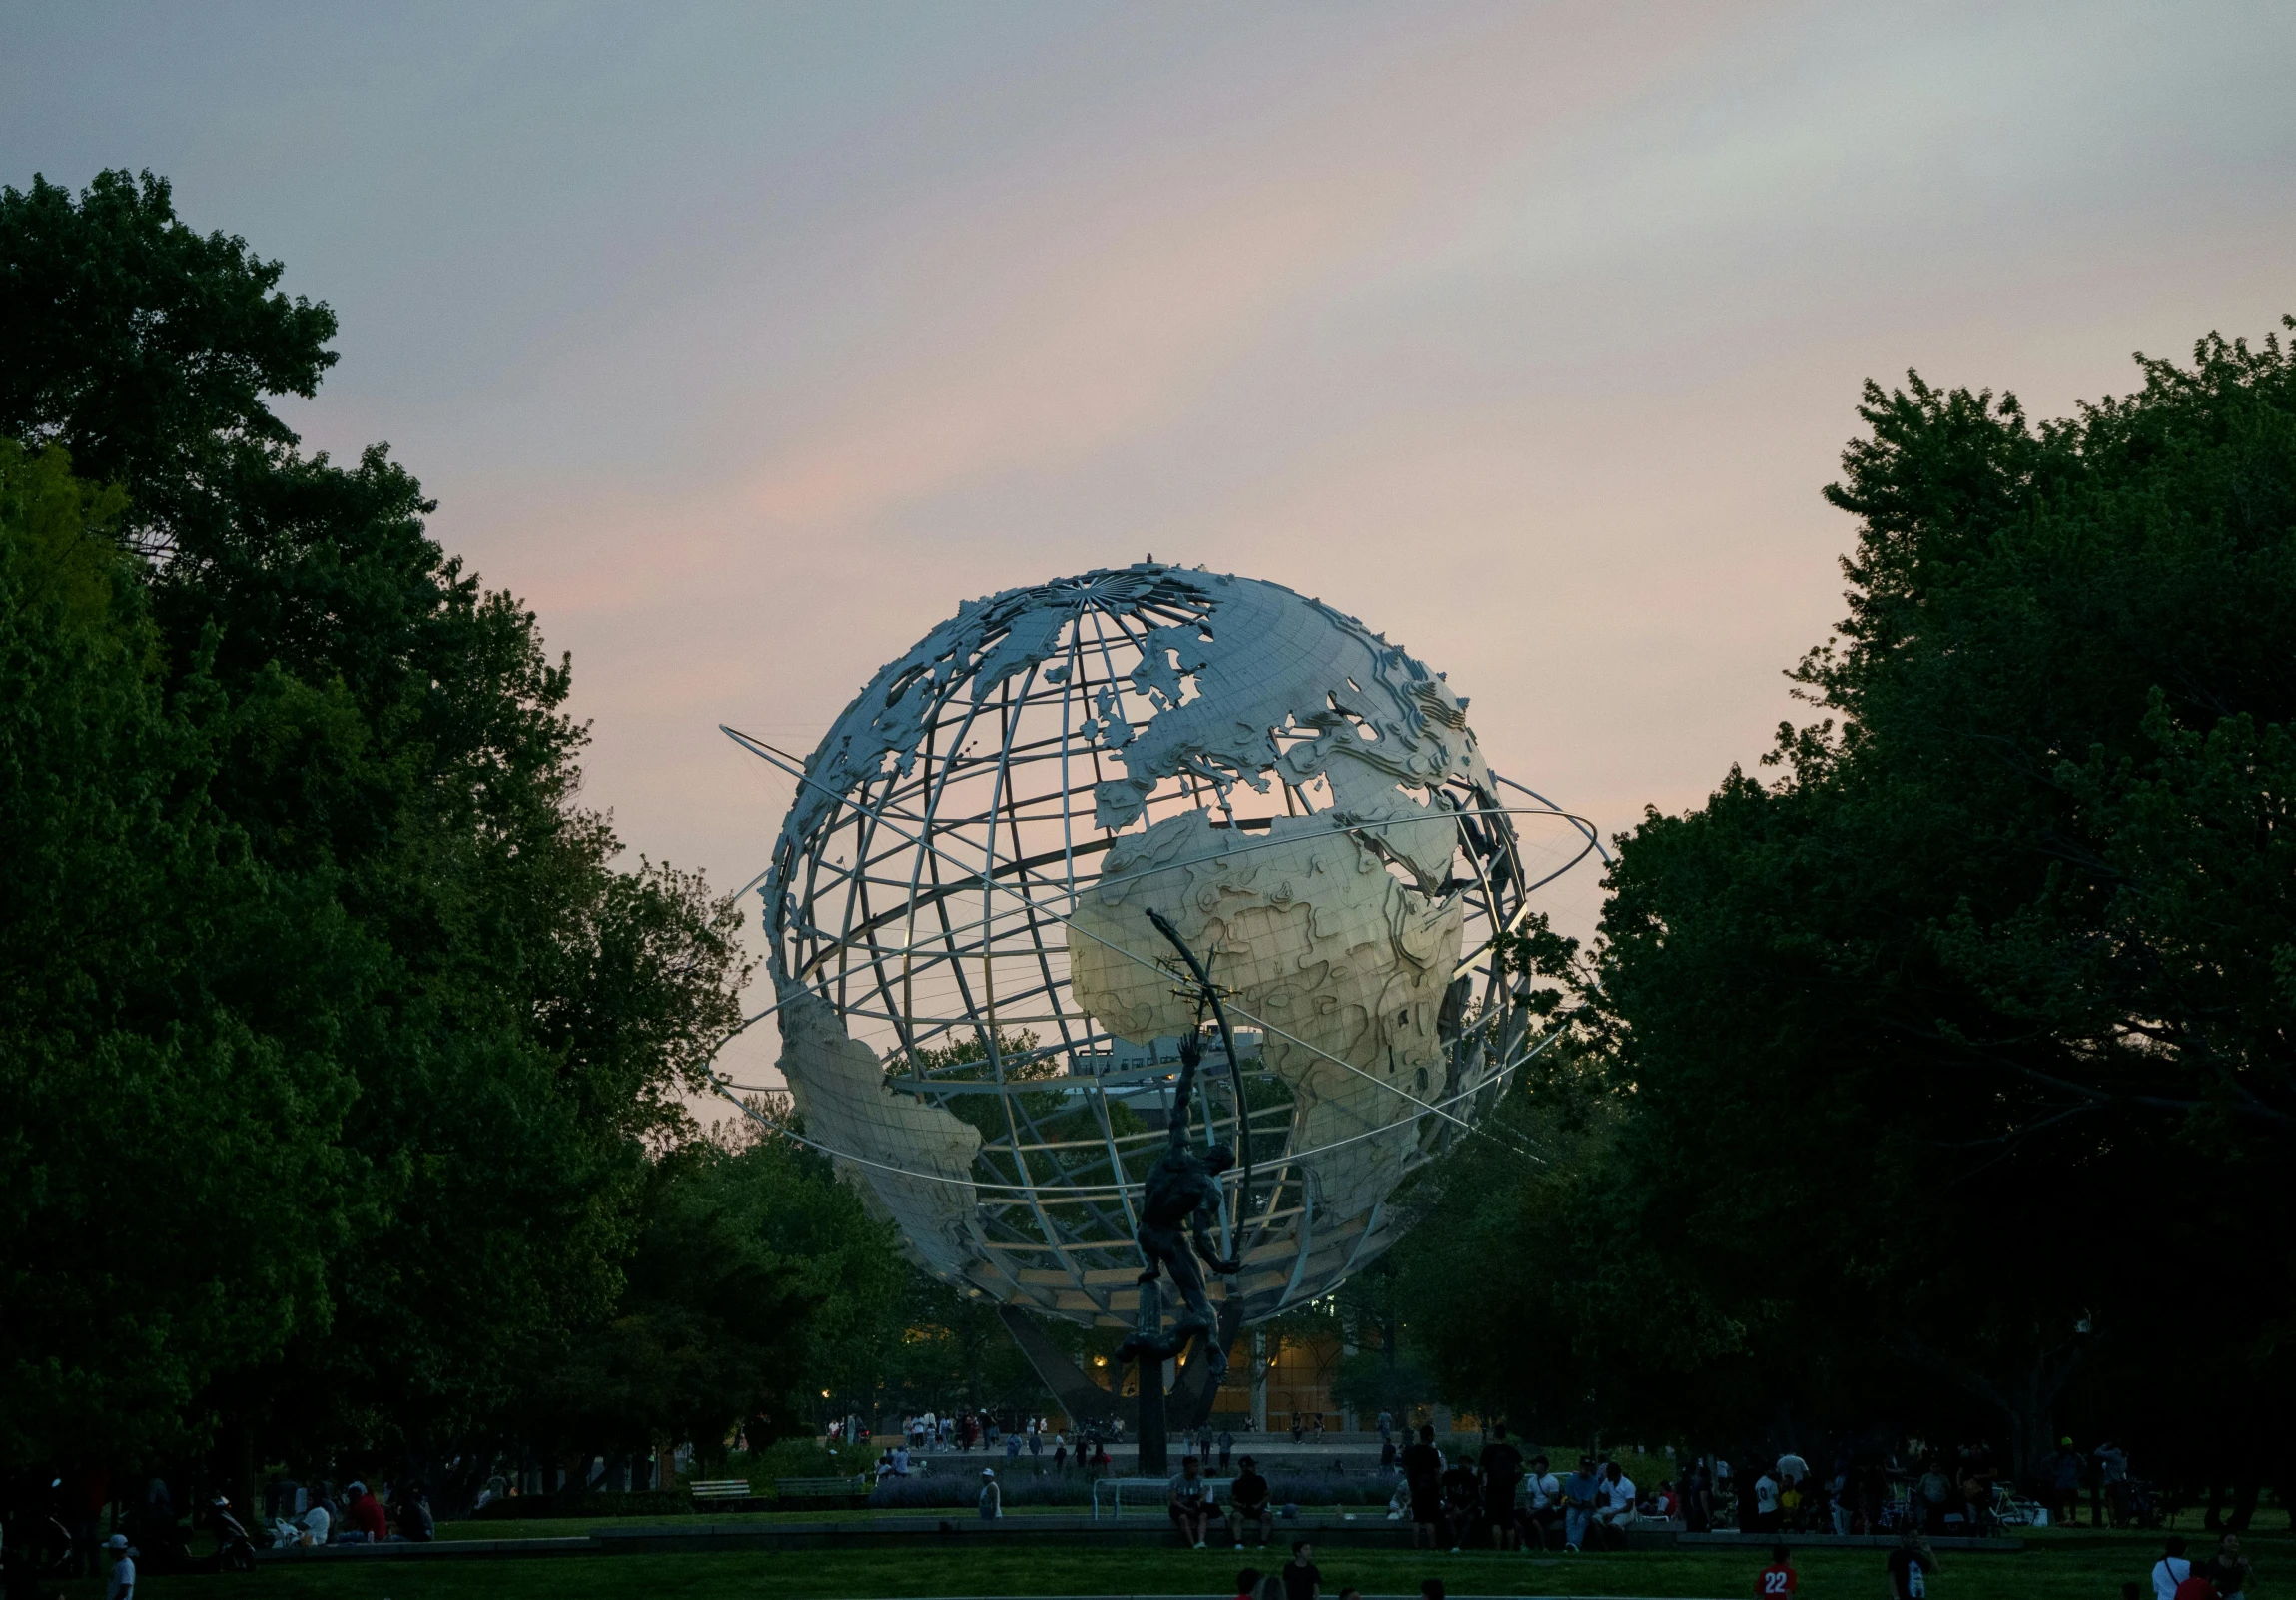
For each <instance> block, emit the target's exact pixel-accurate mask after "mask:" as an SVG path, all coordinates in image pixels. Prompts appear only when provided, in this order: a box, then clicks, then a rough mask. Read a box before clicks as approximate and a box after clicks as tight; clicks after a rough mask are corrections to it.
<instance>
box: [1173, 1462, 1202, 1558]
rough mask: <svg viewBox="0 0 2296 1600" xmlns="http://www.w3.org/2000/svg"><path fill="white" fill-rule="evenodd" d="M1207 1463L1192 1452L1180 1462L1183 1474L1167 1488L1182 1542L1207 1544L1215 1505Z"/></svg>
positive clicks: (1180, 1470) (1198, 1545)
mask: <svg viewBox="0 0 2296 1600" xmlns="http://www.w3.org/2000/svg"><path fill="white" fill-rule="evenodd" d="M1202 1466H1203V1464H1202V1463H1201V1462H1199V1461H1198V1460H1196V1458H1195V1457H1194V1456H1192V1455H1191V1456H1188V1457H1186V1458H1185V1459H1183V1460H1182V1461H1181V1462H1180V1464H1179V1476H1177V1477H1175V1478H1173V1479H1172V1480H1171V1483H1170V1484H1169V1485H1168V1486H1167V1488H1166V1489H1165V1491H1164V1508H1165V1509H1166V1510H1167V1511H1169V1512H1170V1513H1171V1520H1172V1525H1173V1526H1174V1527H1176V1528H1178V1529H1179V1538H1180V1543H1182V1544H1188V1545H1193V1546H1194V1547H1195V1548H1196V1549H1198V1550H1200V1549H1202V1548H1203V1525H1204V1523H1206V1522H1207V1521H1209V1520H1210V1518H1211V1505H1210V1500H1209V1497H1208V1495H1207V1493H1206V1490H1207V1489H1208V1488H1209V1485H1207V1484H1206V1483H1205V1482H1204V1481H1203V1470H1202Z"/></svg>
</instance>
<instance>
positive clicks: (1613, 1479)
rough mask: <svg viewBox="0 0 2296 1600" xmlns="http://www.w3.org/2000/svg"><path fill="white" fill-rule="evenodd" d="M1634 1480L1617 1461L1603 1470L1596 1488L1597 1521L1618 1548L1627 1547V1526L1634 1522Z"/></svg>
mask: <svg viewBox="0 0 2296 1600" xmlns="http://www.w3.org/2000/svg"><path fill="white" fill-rule="evenodd" d="M1634 1494H1635V1490H1634V1479H1632V1478H1630V1477H1628V1476H1627V1475H1626V1473H1625V1472H1624V1471H1623V1470H1622V1469H1621V1468H1620V1466H1619V1464H1618V1463H1617V1462H1616V1461H1613V1462H1611V1463H1610V1464H1609V1465H1608V1466H1606V1467H1604V1468H1603V1476H1602V1482H1600V1483H1599V1484H1597V1485H1596V1486H1595V1521H1596V1523H1597V1524H1599V1525H1600V1526H1601V1527H1603V1528H1605V1529H1607V1530H1608V1532H1609V1536H1610V1539H1611V1541H1612V1543H1614V1544H1615V1545H1616V1546H1617V1547H1618V1548H1620V1549H1624V1548H1625V1547H1626V1525H1627V1524H1628V1523H1630V1522H1632V1521H1633V1520H1634Z"/></svg>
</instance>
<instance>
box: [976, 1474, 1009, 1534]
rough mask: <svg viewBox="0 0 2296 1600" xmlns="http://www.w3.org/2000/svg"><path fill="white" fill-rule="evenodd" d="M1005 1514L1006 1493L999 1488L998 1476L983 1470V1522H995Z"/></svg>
mask: <svg viewBox="0 0 2296 1600" xmlns="http://www.w3.org/2000/svg"><path fill="white" fill-rule="evenodd" d="M1004 1514H1005V1491H1004V1490H1003V1489H1000V1488H999V1487H997V1474H996V1473H995V1472H993V1471H991V1470H990V1469H989V1468H988V1467H983V1468H982V1469H981V1520H982V1521H983V1522H995V1521H997V1520H998V1519H999V1518H1001V1517H1003V1516H1004Z"/></svg>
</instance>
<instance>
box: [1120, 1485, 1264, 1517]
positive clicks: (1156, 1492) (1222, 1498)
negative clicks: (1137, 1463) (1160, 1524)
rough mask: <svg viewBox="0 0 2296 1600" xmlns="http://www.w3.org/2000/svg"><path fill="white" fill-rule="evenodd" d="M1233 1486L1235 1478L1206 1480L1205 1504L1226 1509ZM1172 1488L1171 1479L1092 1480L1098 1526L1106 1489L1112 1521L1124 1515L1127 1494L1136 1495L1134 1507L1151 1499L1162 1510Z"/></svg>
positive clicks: (1204, 1487) (1204, 1490)
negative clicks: (1168, 1491)
mask: <svg viewBox="0 0 2296 1600" xmlns="http://www.w3.org/2000/svg"><path fill="white" fill-rule="evenodd" d="M1233 1482H1235V1479H1233V1478H1205V1479H1204V1480H1203V1492H1204V1503H1205V1504H1206V1505H1209V1506H1212V1507H1213V1508H1215V1509H1217V1508H1219V1507H1223V1506H1225V1505H1226V1504H1227V1490H1228V1485H1230V1484H1232V1483H1233ZM1170 1487H1171V1479H1169V1478H1095V1479H1093V1520H1094V1521H1095V1522H1098V1521H1099V1520H1100V1519H1101V1491H1102V1490H1103V1489H1106V1490H1108V1491H1109V1506H1110V1509H1109V1515H1110V1516H1111V1517H1112V1518H1113V1517H1121V1516H1123V1515H1124V1514H1125V1490H1127V1489H1130V1490H1132V1491H1133V1503H1134V1504H1136V1505H1137V1504H1139V1503H1140V1501H1141V1500H1143V1499H1148V1498H1152V1499H1153V1500H1154V1502H1155V1503H1156V1504H1157V1505H1158V1506H1161V1505H1162V1504H1163V1499H1164V1494H1165V1491H1167V1490H1168V1489H1169V1488H1170ZM1223 1514H1224V1513H1223Z"/></svg>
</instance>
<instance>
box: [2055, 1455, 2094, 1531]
mask: <svg viewBox="0 0 2296 1600" xmlns="http://www.w3.org/2000/svg"><path fill="white" fill-rule="evenodd" d="M2084 1465H2086V1463H2085V1462H2083V1461H2082V1460H2081V1456H2080V1452H2079V1451H2078V1450H2076V1449H2074V1448H2073V1447H2072V1435H2071V1434H2069V1433H2068V1434H2066V1435H2065V1436H2064V1437H2063V1438H2061V1439H2059V1440H2057V1453H2056V1454H2055V1455H2053V1456H2051V1457H2049V1461H2048V1466H2049V1479H2048V1485H2049V1515H2050V1516H2051V1517H2052V1518H2054V1519H2055V1520H2056V1523H2057V1526H2059V1527H2063V1528H2077V1527H2079V1526H2080V1474H2081V1468H2082V1467H2083V1466H2084Z"/></svg>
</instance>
